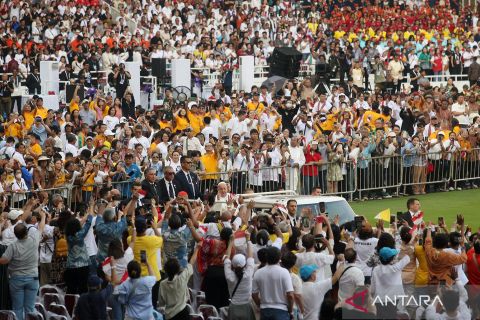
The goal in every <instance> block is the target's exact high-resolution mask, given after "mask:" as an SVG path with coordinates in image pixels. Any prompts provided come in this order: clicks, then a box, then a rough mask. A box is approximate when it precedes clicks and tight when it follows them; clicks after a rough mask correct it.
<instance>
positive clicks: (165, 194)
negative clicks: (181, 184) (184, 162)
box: [158, 166, 178, 203]
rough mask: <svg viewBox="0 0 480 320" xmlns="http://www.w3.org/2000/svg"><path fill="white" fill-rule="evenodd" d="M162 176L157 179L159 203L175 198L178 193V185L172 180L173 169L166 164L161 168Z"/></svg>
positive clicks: (173, 175) (173, 176)
mask: <svg viewBox="0 0 480 320" xmlns="http://www.w3.org/2000/svg"><path fill="white" fill-rule="evenodd" d="M163 175H164V178H163V179H160V181H158V191H159V200H160V201H159V203H165V202H167V201H170V200H172V199H175V198H176V196H177V194H178V187H177V185H176V184H175V181H174V180H173V179H174V178H175V170H173V168H172V167H170V166H166V167H165V168H164V169H163Z"/></svg>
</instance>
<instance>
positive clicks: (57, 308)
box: [47, 303, 70, 318]
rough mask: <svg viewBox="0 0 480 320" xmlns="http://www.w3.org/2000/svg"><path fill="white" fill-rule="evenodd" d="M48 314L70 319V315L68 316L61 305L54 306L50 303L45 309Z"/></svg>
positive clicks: (54, 304) (65, 309)
mask: <svg viewBox="0 0 480 320" xmlns="http://www.w3.org/2000/svg"><path fill="white" fill-rule="evenodd" d="M47 310H48V312H52V313H54V314H57V315H60V316H65V317H67V318H70V315H69V314H68V311H67V308H66V307H65V306H63V305H61V304H56V303H52V304H51V305H49V306H48V307H47Z"/></svg>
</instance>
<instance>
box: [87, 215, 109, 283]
mask: <svg viewBox="0 0 480 320" xmlns="http://www.w3.org/2000/svg"><path fill="white" fill-rule="evenodd" d="M96 222H97V217H96V216H95V217H93V219H92V224H91V225H90V229H88V232H87V235H86V236H85V240H84V242H85V247H87V254H88V256H89V257H91V256H96V255H97V252H98V248H97V243H96V242H95V235H94V234H93V228H94V227H95V223H96ZM108 275H109V274H108Z"/></svg>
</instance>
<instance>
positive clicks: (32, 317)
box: [25, 311, 45, 320]
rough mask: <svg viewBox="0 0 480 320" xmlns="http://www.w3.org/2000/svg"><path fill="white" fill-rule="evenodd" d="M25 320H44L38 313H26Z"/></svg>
mask: <svg viewBox="0 0 480 320" xmlns="http://www.w3.org/2000/svg"><path fill="white" fill-rule="evenodd" d="M25 319H26V320H45V319H44V318H43V316H42V314H41V313H40V312H38V311H35V312H29V313H27V316H26V317H25Z"/></svg>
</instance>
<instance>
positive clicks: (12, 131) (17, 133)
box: [5, 122, 23, 138]
mask: <svg viewBox="0 0 480 320" xmlns="http://www.w3.org/2000/svg"><path fill="white" fill-rule="evenodd" d="M5 136H7V137H14V138H21V137H22V136H23V133H22V125H21V124H20V123H18V122H17V123H12V124H11V125H9V126H6V128H5Z"/></svg>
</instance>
